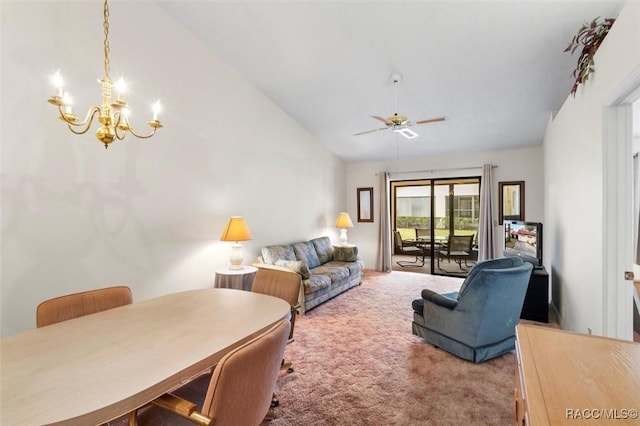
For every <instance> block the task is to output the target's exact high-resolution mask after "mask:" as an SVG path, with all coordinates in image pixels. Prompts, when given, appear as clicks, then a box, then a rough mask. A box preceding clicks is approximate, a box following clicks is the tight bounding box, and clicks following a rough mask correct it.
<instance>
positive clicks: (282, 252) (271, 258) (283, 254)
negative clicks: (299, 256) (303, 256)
mask: <svg viewBox="0 0 640 426" xmlns="http://www.w3.org/2000/svg"><path fill="white" fill-rule="evenodd" d="M262 259H263V260H264V263H267V264H269V265H275V263H276V260H278V259H285V260H296V255H295V253H294V252H293V247H292V246H290V245H286V246H283V245H274V246H266V247H262Z"/></svg>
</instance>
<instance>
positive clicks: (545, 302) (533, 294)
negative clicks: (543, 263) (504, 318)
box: [520, 267, 549, 322]
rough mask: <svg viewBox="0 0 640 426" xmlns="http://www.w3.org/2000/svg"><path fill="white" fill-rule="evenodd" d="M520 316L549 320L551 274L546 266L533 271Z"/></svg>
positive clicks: (533, 319)
mask: <svg viewBox="0 0 640 426" xmlns="http://www.w3.org/2000/svg"><path fill="white" fill-rule="evenodd" d="M520 318H522V319H527V320H532V321H539V322H549V274H548V273H547V271H546V270H545V269H544V267H543V268H535V269H534V270H533V271H531V278H529V287H527V294H526V296H525V297H524V304H523V305H522V313H521V314H520Z"/></svg>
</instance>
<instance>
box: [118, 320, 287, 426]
mask: <svg viewBox="0 0 640 426" xmlns="http://www.w3.org/2000/svg"><path fill="white" fill-rule="evenodd" d="M290 329H291V322H290V321H288V320H281V321H279V322H278V323H277V324H276V325H275V326H273V327H272V328H270V329H269V330H268V331H266V332H264V333H262V334H260V335H259V336H258V337H256V338H254V339H252V340H250V341H249V342H247V343H245V344H244V345H242V346H240V347H238V348H236V349H234V350H232V351H231V352H229V353H228V354H226V355H225V356H224V357H223V358H222V359H221V360H220V362H218V364H217V365H216V366H215V368H214V370H213V374H212V376H211V380H210V382H209V386H208V388H207V391H206V396H205V399H204V402H203V404H202V408H201V410H200V411H198V410H197V408H198V406H197V404H195V403H193V402H191V401H189V400H186V399H183V398H181V397H178V396H175V395H174V394H171V393H166V394H164V395H162V396H160V397H158V398H156V399H155V400H153V401H152V402H151V404H152V406H150V407H147V408H146V409H142V410H141V411H140V413H139V415H138V416H137V417H130V418H129V426H142V425H151V424H153V425H156V424H158V422H159V421H160V420H159V417H158V414H159V413H157V412H155V411H157V407H160V408H162V409H164V410H169V411H171V412H173V413H175V414H178V415H180V416H181V417H183V418H185V419H187V420H189V421H191V422H193V423H195V424H199V425H216V426H241V425H247V426H249V425H255V426H257V425H259V424H260V423H261V422H262V421H263V420H264V418H265V417H266V415H267V413H268V412H269V411H270V408H271V407H270V405H271V395H272V394H273V387H274V386H275V383H276V380H277V378H278V374H279V372H280V363H281V361H282V356H283V355H284V348H285V346H286V344H287V339H288V336H289V331H290ZM165 421H166V422H165ZM163 422H164V423H163ZM161 423H162V424H173V423H172V422H170V421H169V420H168V419H162V421H161Z"/></svg>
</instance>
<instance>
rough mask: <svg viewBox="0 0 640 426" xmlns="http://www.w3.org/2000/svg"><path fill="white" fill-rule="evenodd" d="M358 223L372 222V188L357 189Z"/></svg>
mask: <svg viewBox="0 0 640 426" xmlns="http://www.w3.org/2000/svg"><path fill="white" fill-rule="evenodd" d="M358 222H373V188H358Z"/></svg>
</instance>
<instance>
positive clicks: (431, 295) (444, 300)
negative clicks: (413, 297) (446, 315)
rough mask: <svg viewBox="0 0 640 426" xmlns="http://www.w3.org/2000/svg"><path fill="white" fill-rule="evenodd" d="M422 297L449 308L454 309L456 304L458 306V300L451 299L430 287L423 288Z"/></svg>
mask: <svg viewBox="0 0 640 426" xmlns="http://www.w3.org/2000/svg"><path fill="white" fill-rule="evenodd" d="M422 298H423V299H424V300H428V301H430V302H432V303H435V304H436V305H438V306H442V307H444V308H447V309H454V308H455V307H456V306H458V301H457V300H455V299H450V298H448V297H446V296H443V295H442V294H439V293H436V292H435V291H432V290H429V289H424V290H422Z"/></svg>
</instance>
